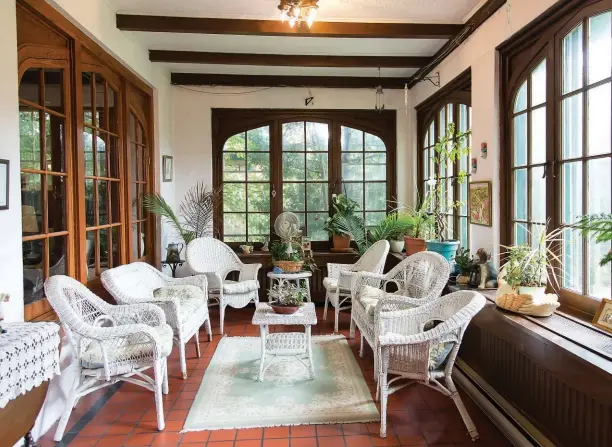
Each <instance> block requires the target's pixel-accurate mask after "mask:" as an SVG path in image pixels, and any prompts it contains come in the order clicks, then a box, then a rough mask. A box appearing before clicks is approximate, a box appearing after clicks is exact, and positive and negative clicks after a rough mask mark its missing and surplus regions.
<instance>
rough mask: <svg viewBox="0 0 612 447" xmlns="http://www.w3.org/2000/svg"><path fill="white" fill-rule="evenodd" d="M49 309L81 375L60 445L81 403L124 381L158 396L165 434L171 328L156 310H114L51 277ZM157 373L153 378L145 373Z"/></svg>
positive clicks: (73, 282)
mask: <svg viewBox="0 0 612 447" xmlns="http://www.w3.org/2000/svg"><path fill="white" fill-rule="evenodd" d="M45 292H46V296H47V298H48V300H49V303H50V304H51V306H52V307H53V309H54V310H55V313H56V314H57V315H58V317H59V319H60V321H61V323H62V325H63V326H64V329H65V332H66V334H67V336H68V337H69V340H70V343H71V345H72V348H73V350H74V355H75V358H76V359H78V362H77V368H78V374H77V376H76V379H75V381H74V384H73V386H72V389H71V391H70V393H69V395H68V401H67V403H66V409H65V410H64V413H63V414H62V417H61V419H60V421H59V424H58V426H57V430H56V431H55V440H56V441H61V439H62V437H63V435H64V430H65V429H66V424H67V423H68V419H69V418H70V413H71V412H72V409H73V408H74V406H75V405H76V403H77V401H78V400H79V399H80V398H81V397H82V396H85V395H87V394H89V393H91V392H93V391H96V390H98V389H100V388H103V387H105V386H109V385H113V384H115V383H116V382H117V381H120V380H123V381H125V382H130V383H133V384H135V385H139V386H142V387H144V388H146V389H148V390H151V391H153V392H154V393H155V404H156V409H157V428H158V429H159V430H163V429H164V425H165V424H164V409H163V399H162V393H163V394H168V371H167V357H168V355H170V351H172V328H171V327H170V326H169V325H167V324H166V317H165V315H164V312H163V311H162V310H161V309H160V308H159V307H157V306H154V305H152V304H146V303H143V304H133V305H129V306H113V305H111V304H108V303H107V302H105V301H104V300H102V299H101V298H99V297H97V296H96V295H94V294H93V293H92V292H91V291H90V290H89V289H87V287H85V286H84V285H83V284H81V283H80V282H78V281H76V280H75V279H72V278H69V277H67V276H63V275H57V276H52V277H51V278H49V279H47V281H46V282H45ZM149 368H153V377H151V376H149V375H147V374H145V373H144V371H146V370H147V369H149Z"/></svg>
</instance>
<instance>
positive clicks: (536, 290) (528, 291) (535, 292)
mask: <svg viewBox="0 0 612 447" xmlns="http://www.w3.org/2000/svg"><path fill="white" fill-rule="evenodd" d="M519 293H520V294H521V295H531V296H532V297H534V298H536V297H539V296H544V295H546V287H522V286H521V287H519Z"/></svg>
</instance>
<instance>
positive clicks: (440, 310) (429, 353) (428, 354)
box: [376, 291, 486, 440]
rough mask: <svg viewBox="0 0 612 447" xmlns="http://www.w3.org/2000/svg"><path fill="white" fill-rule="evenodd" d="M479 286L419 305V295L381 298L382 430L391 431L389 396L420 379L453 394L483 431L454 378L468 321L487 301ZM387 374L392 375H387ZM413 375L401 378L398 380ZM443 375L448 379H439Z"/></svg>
mask: <svg viewBox="0 0 612 447" xmlns="http://www.w3.org/2000/svg"><path fill="white" fill-rule="evenodd" d="M485 302H486V299H485V297H484V296H482V295H481V294H480V293H478V292H472V291H462V292H455V293H451V294H449V295H445V296H442V297H439V298H435V299H434V300H432V301H430V302H428V303H425V304H423V305H422V306H418V307H413V308H408V309H407V308H406V306H410V305H412V306H415V305H417V304H418V301H417V300H413V299H411V298H406V297H400V296H396V295H390V296H389V298H387V299H385V300H383V302H382V303H381V306H380V307H382V309H380V312H379V315H378V324H379V325H380V328H381V329H380V335H379V336H378V341H377V345H378V347H377V350H378V355H377V356H376V357H377V358H378V363H379V365H378V370H379V373H378V375H379V378H378V389H377V392H376V399H377V400H378V399H380V409H381V411H380V413H381V423H380V436H381V437H382V438H384V437H385V436H386V434H387V399H388V396H389V395H390V394H392V393H394V392H395V391H398V390H400V389H402V388H404V387H406V386H408V385H411V384H413V383H421V384H423V385H426V386H428V387H430V388H433V389H434V390H436V391H439V392H441V393H442V394H444V395H445V396H447V397H450V398H451V399H452V400H453V402H454V403H455V405H456V406H457V409H458V410H459V413H460V414H461V417H462V418H463V422H464V423H465V425H466V427H467V429H468V432H469V434H470V436H471V437H472V439H473V440H476V439H478V431H477V430H476V427H475V426H474V422H473V421H472V419H471V418H470V415H469V414H468V412H467V410H466V408H465V406H464V404H463V401H462V400H461V396H459V393H458V392H457V388H456V387H455V384H454V383H453V379H452V372H453V366H454V365H455V359H456V357H457V352H459V346H460V345H461V341H462V339H463V334H464V332H465V329H466V328H467V326H468V324H469V323H470V321H471V320H472V318H473V317H474V315H476V314H477V313H478V312H479V311H480V310H481V309H482V308H483V307H484V305H485ZM388 375H393V376H395V377H393V378H392V379H391V380H388ZM401 379H408V382H403V383H400V384H397V383H396V381H398V380H401ZM441 381H443V382H444V383H440V382H441Z"/></svg>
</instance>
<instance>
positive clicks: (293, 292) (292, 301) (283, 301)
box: [269, 280, 305, 315]
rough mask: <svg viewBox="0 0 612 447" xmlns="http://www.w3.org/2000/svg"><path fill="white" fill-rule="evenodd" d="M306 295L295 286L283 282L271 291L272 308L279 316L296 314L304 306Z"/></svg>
mask: <svg viewBox="0 0 612 447" xmlns="http://www.w3.org/2000/svg"><path fill="white" fill-rule="evenodd" d="M304 293H305V292H304V291H303V290H301V289H298V288H297V287H296V286H295V285H294V284H291V283H289V282H287V281H284V280H281V281H279V282H278V283H277V284H274V285H273V286H272V287H271V288H270V290H269V296H270V307H271V308H272V310H274V312H276V313H277V314H285V315H290V314H294V313H296V312H297V311H298V310H299V309H300V307H302V306H303V305H304Z"/></svg>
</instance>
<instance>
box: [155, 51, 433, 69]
mask: <svg viewBox="0 0 612 447" xmlns="http://www.w3.org/2000/svg"><path fill="white" fill-rule="evenodd" d="M149 59H150V60H151V62H172V63H183V64H184V63H190V64H217V65H264V66H276V67H381V68H421V67H424V66H425V65H427V63H428V62H429V60H430V57H414V56H402V57H397V56H318V55H316V56H315V55H312V56H309V55H295V54H246V53H203V52H199V51H171V50H150V51H149Z"/></svg>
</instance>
